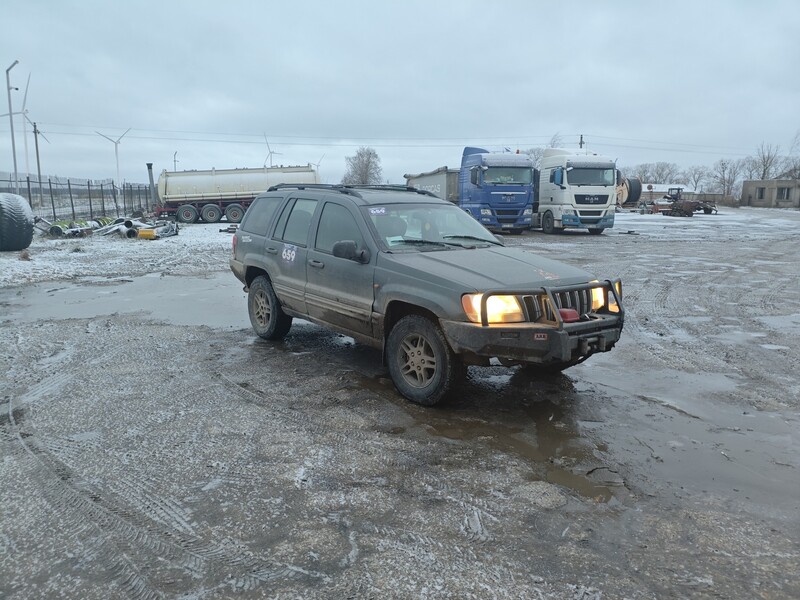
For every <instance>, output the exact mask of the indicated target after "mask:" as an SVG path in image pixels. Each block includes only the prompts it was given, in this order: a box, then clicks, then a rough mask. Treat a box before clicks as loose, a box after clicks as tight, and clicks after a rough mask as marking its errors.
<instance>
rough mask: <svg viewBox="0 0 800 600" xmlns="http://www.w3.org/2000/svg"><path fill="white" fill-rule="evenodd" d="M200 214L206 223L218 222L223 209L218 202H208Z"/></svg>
mask: <svg viewBox="0 0 800 600" xmlns="http://www.w3.org/2000/svg"><path fill="white" fill-rule="evenodd" d="M200 216H201V217H203V221H205V222H206V223H216V222H217V221H219V220H220V219H221V218H222V209H221V208H220V207H219V206H217V205H216V204H206V205H205V206H204V207H203V209H202V210H201V211H200Z"/></svg>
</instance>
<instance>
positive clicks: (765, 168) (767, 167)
mask: <svg viewBox="0 0 800 600" xmlns="http://www.w3.org/2000/svg"><path fill="white" fill-rule="evenodd" d="M755 159H756V164H757V165H758V166H759V169H760V174H759V177H758V178H759V179H772V178H773V177H775V176H776V175H777V174H778V170H779V169H780V162H781V158H780V146H775V147H774V148H773V147H772V144H764V142H761V145H760V146H759V147H758V148H757V149H756V156H755Z"/></svg>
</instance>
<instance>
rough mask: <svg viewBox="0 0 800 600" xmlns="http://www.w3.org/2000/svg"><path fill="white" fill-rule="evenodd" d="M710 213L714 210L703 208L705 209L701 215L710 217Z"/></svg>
mask: <svg viewBox="0 0 800 600" xmlns="http://www.w3.org/2000/svg"><path fill="white" fill-rule="evenodd" d="M712 212H714V209H713V208H708V207H705V208H704V209H703V214H706V215H710V214H711V213H712Z"/></svg>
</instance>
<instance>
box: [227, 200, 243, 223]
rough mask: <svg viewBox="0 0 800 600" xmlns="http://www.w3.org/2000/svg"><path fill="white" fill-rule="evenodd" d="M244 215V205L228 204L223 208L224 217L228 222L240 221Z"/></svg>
mask: <svg viewBox="0 0 800 600" xmlns="http://www.w3.org/2000/svg"><path fill="white" fill-rule="evenodd" d="M243 216H244V207H243V206H242V205H241V204H229V205H228V206H227V207H226V208H225V218H226V219H228V223H241V222H242V217H243Z"/></svg>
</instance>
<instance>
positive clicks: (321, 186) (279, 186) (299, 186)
mask: <svg viewBox="0 0 800 600" xmlns="http://www.w3.org/2000/svg"><path fill="white" fill-rule="evenodd" d="M286 189H295V190H306V189H311V190H331V191H334V192H341V193H342V194H349V195H351V196H358V197H359V198H360V197H361V194H359V193H358V192H356V191H355V190H352V189H348V188H347V187H346V186H343V185H341V184H338V183H276V184H275V185H271V186H270V187H269V188H268V189H267V191H268V192H277V191H278V190H286Z"/></svg>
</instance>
